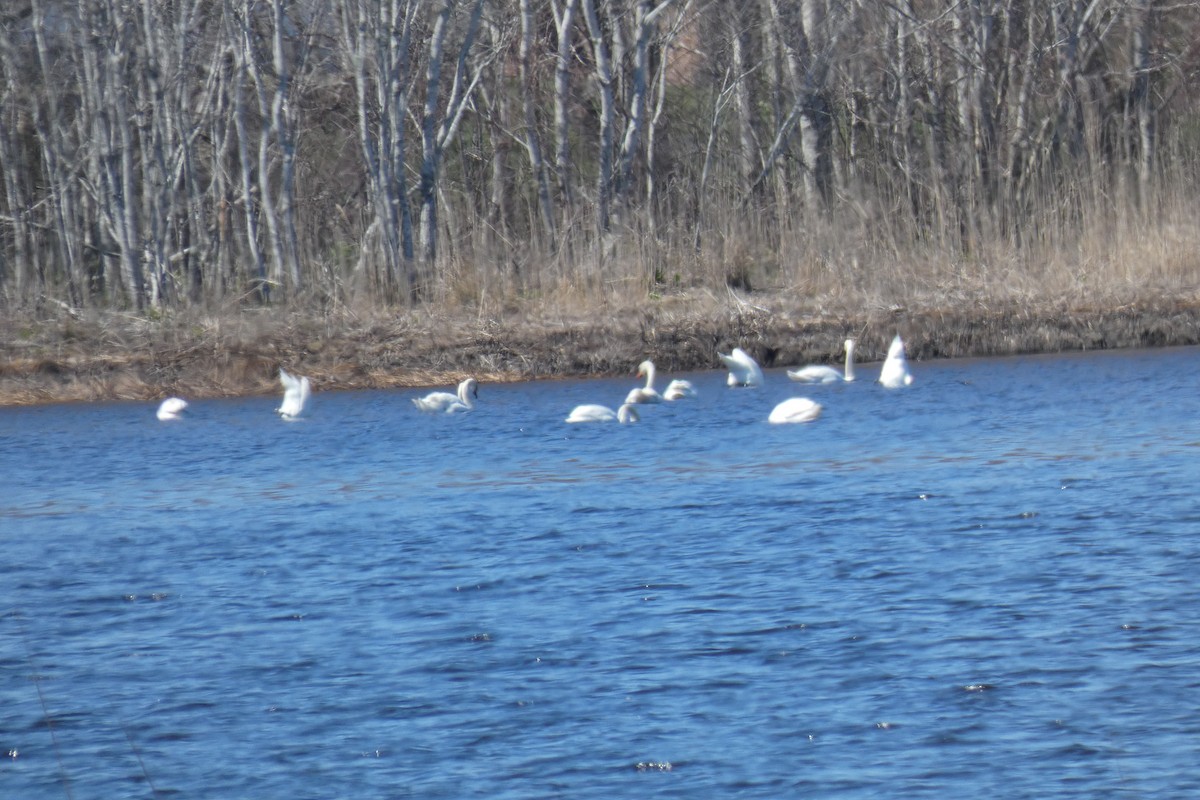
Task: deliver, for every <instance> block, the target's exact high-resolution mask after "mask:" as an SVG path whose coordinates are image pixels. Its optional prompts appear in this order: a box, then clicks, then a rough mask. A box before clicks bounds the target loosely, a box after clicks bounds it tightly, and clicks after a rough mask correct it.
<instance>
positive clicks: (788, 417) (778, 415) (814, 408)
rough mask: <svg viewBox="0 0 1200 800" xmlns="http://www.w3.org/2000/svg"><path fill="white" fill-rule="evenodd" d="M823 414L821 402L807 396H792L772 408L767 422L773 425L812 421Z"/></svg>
mask: <svg viewBox="0 0 1200 800" xmlns="http://www.w3.org/2000/svg"><path fill="white" fill-rule="evenodd" d="M819 416H821V404H820V403H817V402H816V401H813V400H810V399H808V398H807V397H790V398H788V399H787V400H784V401H783V402H782V403H780V404H779V405H777V406H775V408H773V409H772V410H771V415H770V416H769V417H767V422H769V423H771V424H772V425H781V424H785V423H797V422H812V421H813V420H815V419H816V418H817V417H819Z"/></svg>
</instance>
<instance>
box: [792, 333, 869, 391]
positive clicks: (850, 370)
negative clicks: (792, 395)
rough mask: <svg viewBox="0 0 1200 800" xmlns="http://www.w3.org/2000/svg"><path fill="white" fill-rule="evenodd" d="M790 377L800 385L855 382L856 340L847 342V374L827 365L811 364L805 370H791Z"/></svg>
mask: <svg viewBox="0 0 1200 800" xmlns="http://www.w3.org/2000/svg"><path fill="white" fill-rule="evenodd" d="M788 377H789V378H791V379H792V380H794V381H797V382H799V383H837V382H838V381H852V380H854V340H853V339H847V340H846V372H845V374H842V373H841V372H838V371H837V369H836V368H834V367H829V366H826V365H825V364H810V365H809V366H807V367H804V368H803V369H789V370H788Z"/></svg>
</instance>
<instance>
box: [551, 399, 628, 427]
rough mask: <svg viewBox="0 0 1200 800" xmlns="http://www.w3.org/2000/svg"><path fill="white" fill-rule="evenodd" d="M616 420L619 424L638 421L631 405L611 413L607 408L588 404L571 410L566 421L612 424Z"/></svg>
mask: <svg viewBox="0 0 1200 800" xmlns="http://www.w3.org/2000/svg"><path fill="white" fill-rule="evenodd" d="M613 420H616V421H617V422H620V423H621V424H623V425H624V424H628V423H630V422H637V421H638V413H637V410H636V409H635V408H634V407H633V404H632V403H625V404H624V405H622V406H621V407H620V408H619V409H617V410H616V411H613V410H612V409H611V408H609V407H607V406H601V405H596V404H594V403H588V404H587V405H582V406H575V408H573V409H571V413H570V415H568V416H567V419H566V421H567V422H570V423H576V422H612V421H613Z"/></svg>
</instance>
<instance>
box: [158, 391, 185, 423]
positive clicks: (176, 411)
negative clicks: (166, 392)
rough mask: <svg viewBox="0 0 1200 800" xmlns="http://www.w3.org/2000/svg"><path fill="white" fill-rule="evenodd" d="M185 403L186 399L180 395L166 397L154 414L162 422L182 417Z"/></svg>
mask: <svg viewBox="0 0 1200 800" xmlns="http://www.w3.org/2000/svg"><path fill="white" fill-rule="evenodd" d="M187 405H188V404H187V401H186V400H184V399H183V398H182V397H168V398H167V399H166V400H163V401H162V404H161V405H160V406H159V407H158V413H157V415H156V416H157V417H158V418H159V419H161V420H163V421H164V422H165V421H167V420H169V419H182V418H183V410H184V409H185V408H187Z"/></svg>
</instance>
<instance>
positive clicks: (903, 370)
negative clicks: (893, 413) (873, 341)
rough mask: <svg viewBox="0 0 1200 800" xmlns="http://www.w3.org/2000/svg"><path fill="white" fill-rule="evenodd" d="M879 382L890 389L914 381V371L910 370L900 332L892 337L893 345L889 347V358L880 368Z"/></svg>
mask: <svg viewBox="0 0 1200 800" xmlns="http://www.w3.org/2000/svg"><path fill="white" fill-rule="evenodd" d="M879 382H880V383H882V384H883V385H884V387H885V388H888V389H899V388H900V387H901V386H908V385H909V384H911V383H912V382H913V376H912V373H911V372H909V371H908V361H907V360H906V359H905V357H904V342H903V341H902V340H901V339H900V334H896V338H895V339H892V346H891V347H889V348H888V354H887V359H886V360H885V361H884V362H883V368H882V369H880V370H879Z"/></svg>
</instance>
